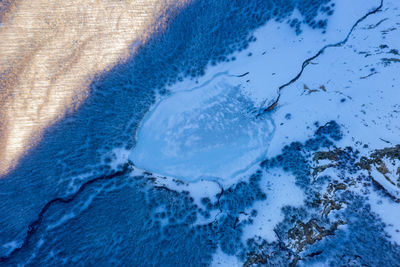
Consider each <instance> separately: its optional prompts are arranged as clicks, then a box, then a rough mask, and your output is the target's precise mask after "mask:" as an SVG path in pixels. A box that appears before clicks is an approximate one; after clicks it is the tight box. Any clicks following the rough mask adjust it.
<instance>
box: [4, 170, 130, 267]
mask: <svg viewBox="0 0 400 267" xmlns="http://www.w3.org/2000/svg"><path fill="white" fill-rule="evenodd" d="M131 169H132V167H131V165H130V164H129V163H127V164H125V165H124V166H123V168H122V169H121V170H120V171H116V172H114V173H113V174H110V175H105V176H99V177H96V178H93V179H90V180H88V181H87V182H85V183H84V184H82V185H81V186H80V187H79V189H78V190H77V191H76V192H75V193H74V194H72V195H70V196H67V197H64V198H61V197H58V198H54V199H52V200H50V201H49V202H47V203H46V204H45V205H44V206H43V208H42V209H41V210H40V212H39V215H38V217H37V219H36V220H35V221H33V222H32V223H30V224H29V226H28V231H27V233H26V236H25V239H24V240H23V242H22V244H21V246H19V247H17V248H15V249H14V250H12V251H11V252H10V253H9V254H8V255H7V256H3V257H0V263H5V262H7V261H8V260H10V259H11V258H12V257H13V256H14V255H15V253H17V252H18V251H20V250H22V249H23V248H24V247H26V246H27V245H28V243H29V240H30V239H31V237H32V235H33V234H35V233H36V231H37V230H38V229H39V227H40V226H41V224H42V222H43V219H44V216H45V213H46V212H47V211H48V210H49V209H50V208H51V207H52V206H54V205H57V204H61V203H63V204H66V203H70V202H72V201H73V200H74V199H76V198H77V197H78V196H79V195H80V194H81V193H82V192H83V191H84V190H85V189H86V188H87V187H88V186H89V185H91V184H93V183H95V182H98V181H102V180H103V181H104V180H110V179H113V178H116V177H118V176H121V175H124V174H126V173H128V172H129V171H131Z"/></svg>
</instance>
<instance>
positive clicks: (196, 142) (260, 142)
mask: <svg viewBox="0 0 400 267" xmlns="http://www.w3.org/2000/svg"><path fill="white" fill-rule="evenodd" d="M229 79H230V77H228V76H226V75H220V76H219V77H217V78H214V79H212V80H211V81H209V82H207V83H205V84H203V85H202V86H199V87H196V88H193V89H190V90H185V91H181V92H176V93H174V94H172V95H170V96H168V97H166V98H165V99H163V100H161V101H160V102H159V103H158V105H156V106H155V107H154V108H153V109H152V111H150V112H149V113H148V114H147V116H146V117H145V119H144V120H143V122H142V124H141V126H140V128H139V129H138V133H137V145H136V147H135V149H134V150H133V151H132V153H131V155H130V159H131V160H132V161H133V163H134V164H135V165H136V166H138V167H139V168H143V169H146V170H148V171H151V172H155V173H158V174H162V175H166V176H173V177H176V178H179V179H181V180H185V181H194V180H198V179H202V178H203V179H231V178H233V177H235V176H237V175H238V174H240V173H242V172H243V171H245V170H246V169H248V168H249V167H251V166H252V165H253V164H254V163H255V162H257V161H258V160H259V158H260V157H261V156H262V155H263V154H264V153H265V152H266V150H267V148H268V144H269V141H270V138H271V135H272V133H273V130H274V126H273V123H272V122H271V121H270V120H269V119H268V118H266V117H265V116H264V117H261V118H256V116H255V113H254V106H253V104H252V102H251V101H250V100H249V99H248V98H246V97H245V96H243V95H242V94H241V89H240V88H241V86H240V85H239V84H234V83H232V81H230V82H229Z"/></svg>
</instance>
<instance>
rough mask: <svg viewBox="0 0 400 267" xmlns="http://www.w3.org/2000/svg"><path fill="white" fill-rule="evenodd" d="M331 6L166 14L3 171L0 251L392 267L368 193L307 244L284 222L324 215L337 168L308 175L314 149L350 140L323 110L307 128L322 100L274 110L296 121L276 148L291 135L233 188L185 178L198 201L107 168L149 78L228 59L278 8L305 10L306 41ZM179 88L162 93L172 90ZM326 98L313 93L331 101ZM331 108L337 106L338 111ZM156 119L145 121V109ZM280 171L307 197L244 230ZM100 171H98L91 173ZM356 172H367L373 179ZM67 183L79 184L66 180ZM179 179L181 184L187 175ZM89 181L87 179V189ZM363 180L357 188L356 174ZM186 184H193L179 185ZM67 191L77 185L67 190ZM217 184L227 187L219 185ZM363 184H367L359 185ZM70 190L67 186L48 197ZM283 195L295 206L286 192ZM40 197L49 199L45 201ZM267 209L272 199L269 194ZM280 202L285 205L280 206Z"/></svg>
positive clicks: (173, 76)
mask: <svg viewBox="0 0 400 267" xmlns="http://www.w3.org/2000/svg"><path fill="white" fill-rule="evenodd" d="M376 2H378V1H376ZM327 3H328V1H315V0H310V1H237V2H236V1H231V0H229V1H228V0H227V1H196V2H194V3H193V4H192V5H190V6H189V7H188V8H187V9H186V10H184V11H183V12H182V14H180V15H179V16H178V17H177V18H176V20H174V21H173V22H172V24H171V26H170V27H169V28H168V29H167V31H166V33H165V34H164V35H160V36H158V37H156V38H155V39H154V40H152V41H151V42H150V43H149V44H148V46H147V47H144V48H142V49H141V50H140V52H139V53H138V54H137V55H136V56H135V57H134V58H132V60H130V61H128V63H126V64H125V65H120V66H118V67H116V68H115V69H113V70H112V71H110V72H107V73H104V75H101V77H99V79H97V80H96V81H95V82H94V83H93V86H92V91H91V95H90V97H89V99H88V101H87V103H86V105H84V106H83V107H82V108H81V109H80V110H79V111H78V112H77V113H74V114H68V116H67V117H66V118H65V120H63V121H61V122H60V123H58V124H57V125H55V126H54V127H53V128H51V129H49V130H48V132H47V133H46V135H45V137H44V139H43V140H44V141H43V142H42V143H41V144H39V145H38V147H37V148H36V150H34V151H31V153H30V154H29V155H28V156H27V157H26V158H25V159H23V160H22V161H21V164H20V166H19V169H18V170H16V171H15V172H14V173H12V174H10V175H9V177H7V179H4V180H0V189H1V194H0V200H1V203H2V205H1V210H0V214H1V217H0V229H1V231H0V241H1V244H2V246H1V249H0V252H1V255H6V254H7V253H9V252H10V251H13V250H14V249H16V248H18V247H21V246H22V245H23V247H22V249H20V250H17V251H16V252H15V253H13V254H12V255H11V257H10V258H2V262H1V263H2V264H4V265H17V264H27V265H32V266H35V265H53V266H54V265H94V264H96V265H111V264H115V265H132V266H134V265H137V266H139V265H140V266H206V265H209V264H210V263H211V262H212V259H213V255H214V254H215V253H216V252H218V253H219V255H221V254H224V255H231V257H226V259H230V260H232V261H233V262H236V263H237V262H238V261H239V262H244V261H246V259H248V258H249V257H250V258H251V256H252V255H254V254H257V253H258V255H268V256H269V255H270V256H271V257H270V258H269V259H268V262H267V263H266V264H269V265H272V266H288V264H289V263H290V262H292V261H293V260H294V259H295V257H296V256H301V257H302V258H303V260H304V262H305V264H311V263H314V264H316V265H321V264H323V263H325V264H327V265H329V264H330V265H332V266H341V265H362V264H364V265H382V266H385V265H387V266H396V265H397V263H398V262H399V261H400V259H399V255H400V249H399V246H398V244H395V243H392V241H391V240H390V239H389V238H388V237H387V236H386V233H385V223H384V222H382V221H381V219H380V218H379V216H377V215H376V214H375V213H374V212H373V210H371V207H370V206H369V205H368V202H367V199H368V196H362V195H360V194H359V193H357V192H352V191H339V193H338V196H337V199H338V200H339V201H343V202H345V203H348V205H347V206H346V207H347V208H345V209H343V210H342V211H338V212H337V213H335V216H337V217H338V218H340V219H343V220H346V222H347V226H339V228H338V230H337V232H336V233H337V234H336V235H335V236H329V237H328V238H327V239H325V240H322V241H321V242H318V241H317V242H316V243H315V244H314V245H313V246H312V245H310V246H308V247H307V250H306V252H305V253H303V254H300V255H297V254H296V249H295V247H294V248H293V249H292V250H291V249H287V248H288V247H289V248H290V246H291V245H293V244H291V243H290V240H291V239H290V237H289V236H288V234H287V232H288V231H289V230H290V229H291V228H292V227H293V226H294V225H295V224H296V220H304V221H307V220H309V219H311V218H314V217H315V216H316V215H317V214H320V213H321V210H319V208H318V207H315V206H314V205H315V201H317V200H318V198H317V196H316V193H318V190H322V189H323V188H324V186H326V185H327V184H328V183H338V181H337V179H342V178H343V177H340V175H330V176H329V175H327V174H324V175H323V176H320V177H317V178H316V179H315V177H314V176H313V175H312V173H311V171H312V167H313V166H312V164H311V163H310V161H311V158H312V155H313V153H314V152H316V151H321V150H322V151H326V150H328V149H334V146H335V145H337V144H338V142H341V141H340V140H341V138H342V137H344V138H348V135H347V133H346V128H345V129H343V128H341V127H340V126H339V124H338V123H337V122H334V121H331V122H329V121H330V120H331V119H333V118H331V117H330V116H329V115H330V114H331V113H329V114H327V115H324V116H323V117H322V118H318V119H319V121H320V124H319V125H318V126H317V127H313V126H312V124H313V123H314V120H313V119H314V117H315V116H314V114H318V110H315V111H314V110H313V111H312V112H313V114H312V115H313V116H312V118H313V119H309V118H307V114H308V113H307V110H308V109H307V107H304V109H301V110H300V112H301V113H302V114H299V112H297V111H298V110H297V109H295V108H292V109H289V110H288V109H286V110H285V112H284V115H283V116H284V117H285V119H282V120H279V119H278V120H279V122H280V123H287V121H289V120H290V121H297V122H298V123H299V124H300V126H299V127H292V128H288V130H287V131H286V132H284V133H283V134H281V135H280V137H281V138H282V139H284V138H285V135H290V142H288V145H287V146H284V147H282V143H283V142H278V143H279V144H280V145H281V146H279V147H278V148H277V149H275V152H276V153H274V156H273V157H267V156H265V160H264V161H263V164H262V166H261V168H262V169H260V170H258V171H254V172H253V173H252V174H251V175H249V176H248V177H246V178H245V179H242V180H241V181H239V182H236V183H234V184H232V185H231V186H228V187H225V188H219V187H217V186H216V188H214V189H213V192H212V194H213V196H212V197H209V196H208V195H209V194H206V193H205V194H204V195H205V196H204V197H203V198H201V197H200V196H201V192H198V191H196V189H197V190H204V189H203V188H206V187H199V188H194V187H193V185H196V184H195V183H192V184H191V185H192V187H191V190H193V191H196V199H194V198H193V193H191V192H189V191H183V190H174V189H171V188H172V187H167V186H159V184H160V181H159V180H161V181H164V180H168V179H166V178H165V179H164V178H162V177H161V178H159V180H157V179H155V178H154V177H153V176H152V175H151V174H146V175H137V174H136V173H135V172H133V173H128V172H127V173H124V174H121V175H117V176H115V177H114V176H102V175H104V174H109V173H111V172H112V171H111V169H114V168H112V167H113V166H110V162H113V160H112V158H113V157H112V155H111V156H108V155H109V154H108V152H109V151H118V149H120V148H121V147H122V148H124V149H125V148H127V149H132V148H133V147H134V146H135V141H136V140H135V136H136V129H137V127H138V125H139V124H140V122H141V121H142V118H143V117H144V116H145V113H146V112H147V110H148V109H149V108H150V107H151V105H152V104H153V103H154V100H155V97H154V90H153V89H154V88H164V85H166V84H168V83H170V84H173V83H174V82H175V81H177V80H180V79H182V78H183V77H184V76H186V77H189V76H195V77H196V76H198V75H201V74H203V71H204V68H205V66H207V64H208V63H209V62H211V63H212V64H217V63H218V62H222V61H225V62H226V61H228V60H231V59H230V58H228V57H226V56H227V55H229V54H230V53H231V52H233V51H236V50H243V49H244V48H246V47H247V46H248V45H249V43H252V42H254V41H255V40H253V39H251V38H247V37H249V36H248V34H249V32H250V31H251V30H253V29H256V28H257V27H259V26H260V25H262V24H263V23H265V22H266V21H268V20H270V19H277V20H278V21H280V22H283V23H286V22H285V21H284V18H286V17H287V16H289V15H290V14H291V12H292V11H293V10H294V9H295V8H298V9H299V10H300V11H299V12H300V13H301V15H302V16H303V17H304V23H300V22H299V20H297V21H295V20H293V21H289V25H291V26H292V28H293V30H294V32H295V33H296V34H299V38H301V31H302V29H304V27H308V26H310V28H315V29H316V30H317V31H320V32H322V31H323V30H325V29H326V26H327V25H329V20H326V19H327V17H328V16H329V15H331V13H332V11H334V10H335V8H334V6H333V5H330V4H329V3H328V4H327ZM343 3H344V2H342V4H343ZM345 3H346V4H347V1H345ZM369 3H370V4H371V3H372V1H371V2H369ZM371 6H375V5H371ZM328 7H329V8H328ZM363 8H365V7H363ZM366 9H369V7H368V8H366ZM319 11H320V12H319ZM193 18H196V20H195V19H193ZM317 18H318V19H317ZM319 18H322V19H319ZM325 20H326V21H325ZM327 22H328V24H326V23H327ZM377 22H378V21H377ZM382 25H383V26H384V27H387V25H384V24H382ZM385 29H386V28H385ZM321 36H322V35H321ZM373 36H376V35H373ZM367 37H368V35H367ZM370 38H371V37H370ZM360 39H363V38H360ZM250 45H251V44H250ZM348 50H352V49H348ZM327 69H329V67H328V68H327ZM324 70H325V69H324ZM351 71H354V70H350V72H351ZM321 76H322V75H321ZM338 87H339V88H340V85H338ZM229 88H235V86H234V85H233V86H229ZM161 91H162V90H161ZM176 96H177V95H175V96H174V95H172V96H170V97H171V98H168V97H166V99H165V101H168V99H172V98H173V97H176ZM323 99H324V98H318V99H315V100H313V102H314V103H324V102H323V101H321V100H323ZM295 100H296V99H295ZM293 102H294V103H295V102H296V101H292V103H293ZM160 105H162V102H161V104H160ZM287 106H288V107H290V104H288V105H287ZM153 110H154V111H156V109H153ZM281 110H283V108H282V109H281ZM330 110H334V112H339V111H338V110H339V109H335V108H332V109H330ZM303 111H304V112H303ZM288 112H290V114H289V113H288ZM308 112H310V111H309V110H308ZM228 114H229V112H228ZM286 115H287V116H286ZM300 115H303V116H304V117H300ZM148 116H149V117H150V118H149V119H151V116H152V115H151V113H150V114H149V115H148ZM298 118H306V119H308V120H307V122H305V121H306V120H303V119H301V120H299V119H298ZM334 119H336V118H334ZM249 121H250V122H252V120H249ZM327 122H329V123H327ZM145 123H146V122H144V124H145ZM326 123H327V124H326ZM228 125H229V123H228ZM277 125H280V124H277ZM285 125H286V124H285ZM310 125H311V126H310ZM320 125H325V126H323V127H320ZM302 126H304V127H309V129H308V131H309V132H311V135H310V136H309V138H308V139H307V138H304V135H303V132H300V130H299V129H302V128H301V127H302ZM318 127H320V128H319V129H318ZM281 129H282V128H281ZM317 129H318V130H317ZM138 135H139V136H140V133H139V134H138ZM298 135H300V136H301V138H299V137H298ZM292 140H299V141H298V142H292ZM123 151H126V150H123ZM106 152H107V153H106ZM124 153H125V156H126V152H124ZM125 156H124V157H125ZM338 157H339V158H338V162H339V164H338V165H339V169H340V170H339V171H340V172H341V171H342V170H347V169H348V170H351V172H353V173H354V170H357V168H358V167H357V166H354V162H355V159H356V157H357V155H356V153H354V151H352V150H351V149H348V150H345V151H344V152H343V153H340V154H339V156H338ZM125 159H126V160H127V158H126V157H125ZM115 169H117V168H115ZM272 169H279V173H280V174H281V176H280V177H279V179H284V178H285V173H286V174H287V175H288V176H290V179H292V180H294V182H291V183H290V188H289V190H288V192H290V190H292V188H293V187H294V186H297V187H298V188H297V190H295V191H296V196H298V195H302V194H300V193H297V191H298V190H302V191H303V193H304V196H305V198H306V201H304V203H303V202H301V201H300V203H298V204H296V205H295V206H294V207H293V206H286V207H284V208H283V209H282V210H279V211H277V210H271V211H270V212H271V213H275V214H274V215H276V212H282V216H283V220H282V221H281V223H279V224H278V225H277V227H276V231H274V233H275V234H276V237H277V239H276V240H273V239H270V238H269V237H270V234H266V235H264V233H263V232H262V231H260V232H258V233H256V232H254V235H255V236H254V237H253V238H250V239H249V240H243V236H244V234H243V233H244V231H246V229H251V228H252V227H251V225H252V224H253V223H254V222H255V224H257V225H260V224H259V221H257V219H260V218H261V217H265V216H267V215H268V210H263V213H260V212H259V211H257V210H256V209H255V208H257V206H255V204H256V203H259V204H260V203H267V202H268V197H269V195H268V190H266V189H265V185H264V184H263V183H264V182H265V180H263V179H265V176H264V175H265V173H267V172H268V171H270V170H272ZM94 177H103V178H102V179H98V180H92V179H93V178H94ZM269 178H270V179H274V178H275V177H269ZM344 178H346V177H344ZM277 179H278V178H277ZM360 179H361V178H360ZM362 179H365V183H370V180H368V177H362ZM71 181H74V182H72V183H73V185H72V186H71ZM87 181H91V182H89V183H86V182H87ZM362 181H364V180H362ZM262 182H263V183H262ZM176 183H177V184H178V185H176V188H177V187H179V184H180V183H179V182H176ZM293 183H295V185H294V184H293ZM82 184H85V186H84V187H80V185H82ZM359 185H360V187H361V188H363V186H361V185H362V183H360V184H359ZM181 187H182V188H187V187H186V185H184V184H182V185H181ZM71 188H72V192H70V191H68V190H71ZM218 189H219V190H220V191H219V192H218V193H215V191H218ZM368 190H370V187H366V188H365V191H368ZM74 192H77V193H76V194H73V193H74ZM363 192H364V191H363ZM65 195H68V196H67V197H66V198H63V199H61V200H60V199H59V200H58V201H54V202H51V199H56V200H57V198H56V197H60V196H61V197H63V196H65ZM271 195H272V194H271ZM284 195H285V194H284ZM68 197H69V198H68ZM272 197H273V195H272ZM198 198H200V202H199V201H198ZM282 202H283V203H287V202H285V200H284V199H282ZM46 203H52V204H51V205H49V206H47V208H46V209H45V210H43V209H42V208H43V206H44V205H45V204H46ZM288 204H292V203H290V202H289V203H288ZM260 206H261V207H264V208H265V209H268V205H259V206H258V207H260ZM276 207H279V208H277V209H280V207H281V205H276ZM379 207H381V206H379V205H378V206H377V205H373V206H372V208H376V209H379ZM270 208H271V207H270ZM41 211H42V212H41ZM38 214H41V217H40V218H41V220H40V223H38V224H35V225H34V227H30V228H29V229H28V225H29V224H30V223H31V222H33V221H35V220H36V219H37V216H38ZM259 215H260V217H258V218H257V216H259ZM385 216H387V215H385ZM279 219H280V218H279ZM334 219H337V218H335V217H334V216H332V217H328V218H325V217H317V223H318V224H319V225H321V226H323V227H326V228H329V227H331V226H332V221H333V220H334ZM388 221H389V222H390V220H388ZM270 228H271V227H270V226H268V229H269V230H270ZM268 229H267V230H268ZM263 235H264V236H263ZM278 235H279V236H278ZM26 236H27V239H24V238H25V237H26ZM246 237H249V235H246ZM214 258H215V257H214ZM220 262H225V264H227V265H229V264H230V263H229V262H227V261H220ZM214 263H215V262H214Z"/></svg>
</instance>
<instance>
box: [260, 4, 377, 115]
mask: <svg viewBox="0 0 400 267" xmlns="http://www.w3.org/2000/svg"><path fill="white" fill-rule="evenodd" d="M382 6H383V0H381V2H380V4H379V6H378V7H376V8H375V9H373V10H371V11H369V12H368V13H366V14H365V15H364V16H362V17H361V18H359V19H358V20H357V21H356V22H355V23H354V24H353V26H352V27H351V29H350V31H349V32H348V33H347V35H346V38H344V39H343V40H342V41H340V42H337V43H334V44H328V45H325V46H324V47H322V48H321V49H320V50H319V51H318V52H317V53H316V54H315V55H314V56H312V57H310V58H308V59H306V60H305V61H304V62H303V64H302V65H301V70H300V72H299V73H298V74H297V75H296V76H295V77H294V78H293V79H291V80H290V81H288V82H287V83H285V84H283V85H281V86H279V88H278V97H277V98H276V99H275V100H274V102H273V103H272V104H270V105H269V106H268V107H267V108H265V109H264V110H263V111H262V112H261V113H260V114H258V116H260V115H262V114H263V113H266V112H269V111H272V110H274V109H275V107H276V106H277V105H278V102H279V99H280V96H281V91H282V89H284V88H285V87H287V86H289V85H291V84H292V83H294V82H295V81H297V80H298V79H299V78H300V77H301V75H302V74H303V72H304V70H305V68H306V67H307V66H308V65H309V64H310V63H311V61H313V60H314V59H316V58H317V57H319V56H320V55H322V54H323V53H324V52H325V50H326V49H327V48H330V47H341V46H343V45H345V44H346V43H347V41H348V40H349V38H350V36H351V34H352V33H353V31H354V29H355V28H356V27H357V26H358V24H360V23H361V22H362V21H364V20H365V19H366V18H368V17H369V16H370V15H373V14H375V13H377V12H379V11H380V10H381V9H382Z"/></svg>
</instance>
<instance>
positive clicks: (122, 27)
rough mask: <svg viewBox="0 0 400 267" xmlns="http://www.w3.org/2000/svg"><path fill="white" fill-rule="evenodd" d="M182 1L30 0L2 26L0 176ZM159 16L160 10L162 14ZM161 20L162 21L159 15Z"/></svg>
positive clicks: (10, 13) (10, 12) (15, 7)
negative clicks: (98, 77) (168, 11)
mask: <svg viewBox="0 0 400 267" xmlns="http://www.w3.org/2000/svg"><path fill="white" fill-rule="evenodd" d="M186 1H187V0H181V1H178V2H176V1H173V0H171V1H169V2H168V1H165V0H120V1H115V0H68V1H52V0H35V1H31V0H27V1H17V2H15V3H14V4H13V5H10V8H9V10H8V11H7V13H6V14H3V16H2V20H3V21H2V26H0V90H1V93H0V105H1V110H0V119H1V125H0V127H1V128H0V138H1V139H0V159H1V161H0V175H2V174H5V173H7V171H9V170H10V168H12V167H13V166H15V164H16V162H17V160H18V158H19V157H20V156H21V155H22V154H23V153H24V152H26V151H27V149H28V148H29V147H31V146H32V144H33V143H34V141H33V140H37V139H38V138H39V137H40V134H41V132H42V131H43V129H44V128H45V127H48V126H49V125H50V124H51V123H53V122H54V121H56V120H58V119H60V118H62V116H63V115H64V113H65V111H66V109H67V108H71V107H72V106H73V105H74V106H75V107H76V106H78V105H79V103H82V100H84V99H85V97H86V95H87V91H88V90H87V89H88V85H89V83H90V80H91V78H93V76H94V75H95V74H96V73H98V72H100V71H103V70H107V69H108V68H110V67H112V66H113V65H115V64H116V63H117V62H120V61H121V60H124V59H126V58H127V57H128V56H129V55H130V53H132V52H133V51H130V50H129V47H130V45H131V44H132V43H133V42H135V41H140V42H141V43H143V42H145V41H146V38H147V37H148V36H149V35H150V34H151V32H152V31H154V30H156V29H159V28H160V27H162V26H163V25H164V24H165V23H164V22H165V18H166V16H165V14H166V13H167V12H166V10H167V9H170V8H179V7H181V6H183V5H184V3H185V2H186ZM163 14H164V15H163ZM161 18H164V19H161Z"/></svg>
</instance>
